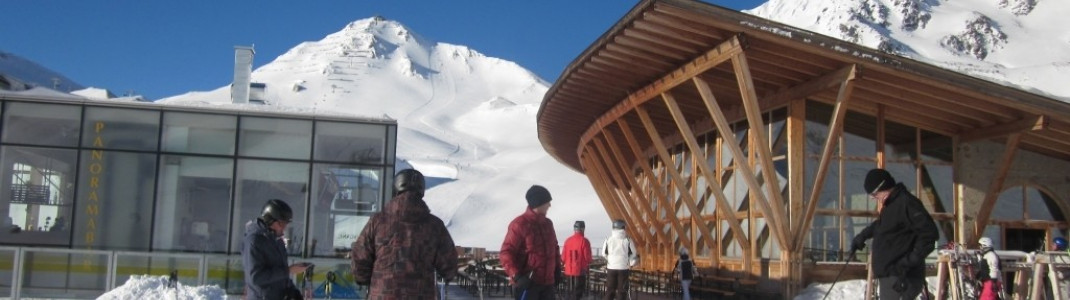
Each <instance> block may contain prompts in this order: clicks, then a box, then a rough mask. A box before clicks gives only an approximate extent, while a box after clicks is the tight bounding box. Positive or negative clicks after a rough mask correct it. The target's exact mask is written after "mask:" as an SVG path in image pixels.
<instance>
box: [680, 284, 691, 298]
mask: <svg viewBox="0 0 1070 300" xmlns="http://www.w3.org/2000/svg"><path fill="white" fill-rule="evenodd" d="M680 287H681V288H683V290H684V300H691V279H682V280H680Z"/></svg>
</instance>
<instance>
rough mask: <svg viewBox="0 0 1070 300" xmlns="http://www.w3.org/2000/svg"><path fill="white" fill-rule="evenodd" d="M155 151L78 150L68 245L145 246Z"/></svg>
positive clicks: (152, 188) (122, 247) (94, 246)
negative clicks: (78, 159) (75, 184)
mask: <svg viewBox="0 0 1070 300" xmlns="http://www.w3.org/2000/svg"><path fill="white" fill-rule="evenodd" d="M155 182H156V155H155V154H144V153H130V152H118V151H104V150H82V151H81V161H80V162H79V168H78V195H77V198H76V199H77V201H78V202H77V204H78V205H77V207H76V209H75V213H74V219H73V220H74V224H73V226H72V228H73V229H74V239H73V245H74V246H75V247H79V248H91V249H111V250H138V251H143V250H148V249H149V237H150V234H151V231H150V230H151V228H152V221H153V218H152V202H153V201H152V199H153V196H154V195H155Z"/></svg>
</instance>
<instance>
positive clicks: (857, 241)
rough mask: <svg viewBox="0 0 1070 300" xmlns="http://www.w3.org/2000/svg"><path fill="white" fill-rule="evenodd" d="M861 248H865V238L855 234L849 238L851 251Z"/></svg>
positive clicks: (860, 249)
mask: <svg viewBox="0 0 1070 300" xmlns="http://www.w3.org/2000/svg"><path fill="white" fill-rule="evenodd" d="M863 248H866V240H865V239H863V238H862V237H861V236H856V237H855V238H854V239H853V240H851V251H852V252H858V251H862V249H863Z"/></svg>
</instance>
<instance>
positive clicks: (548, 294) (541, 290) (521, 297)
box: [513, 283, 557, 300]
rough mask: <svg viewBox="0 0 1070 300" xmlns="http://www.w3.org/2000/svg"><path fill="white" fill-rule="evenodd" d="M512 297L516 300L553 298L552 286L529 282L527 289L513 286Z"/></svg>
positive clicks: (550, 299) (552, 299)
mask: <svg viewBox="0 0 1070 300" xmlns="http://www.w3.org/2000/svg"><path fill="white" fill-rule="evenodd" d="M513 298H515V299H516V300H554V299H555V298H557V297H555V296H554V286H552V285H538V284H534V283H533V284H531V286H529V287H528V289H527V290H521V289H520V288H517V287H513Z"/></svg>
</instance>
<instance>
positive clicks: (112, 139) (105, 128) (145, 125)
mask: <svg viewBox="0 0 1070 300" xmlns="http://www.w3.org/2000/svg"><path fill="white" fill-rule="evenodd" d="M159 132H160V112H158V111H151V110H140V109H122V108H107V107H88V108H86V109H85V122H83V126H82V147H86V148H103V149H119V150H141V151H156V145H157V144H158V143H159V139H158V138H157V137H158V136H159Z"/></svg>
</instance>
